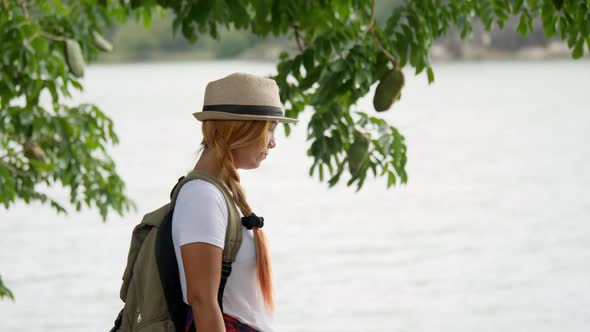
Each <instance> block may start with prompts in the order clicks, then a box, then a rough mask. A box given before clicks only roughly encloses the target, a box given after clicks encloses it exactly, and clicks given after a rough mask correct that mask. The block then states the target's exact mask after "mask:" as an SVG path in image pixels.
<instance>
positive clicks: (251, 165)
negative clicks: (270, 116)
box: [232, 121, 277, 169]
mask: <svg viewBox="0 0 590 332" xmlns="http://www.w3.org/2000/svg"><path fill="white" fill-rule="evenodd" d="M276 126H277V122H274V121H273V122H271V123H270V125H269V127H268V131H267V132H266V135H265V142H266V144H264V146H263V147H261V146H260V145H258V144H252V145H249V146H245V147H242V148H238V149H235V150H233V151H232V153H233V157H234V166H235V167H236V168H240V169H255V168H258V167H259V166H260V163H261V162H262V160H264V159H266V156H267V155H268V152H269V150H270V149H272V148H274V147H275V146H276V143H275V134H274V131H275V128H276Z"/></svg>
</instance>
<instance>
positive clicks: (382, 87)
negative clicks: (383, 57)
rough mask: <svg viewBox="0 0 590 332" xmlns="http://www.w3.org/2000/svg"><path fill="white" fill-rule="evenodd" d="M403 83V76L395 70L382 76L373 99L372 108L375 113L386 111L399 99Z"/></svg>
mask: <svg viewBox="0 0 590 332" xmlns="http://www.w3.org/2000/svg"><path fill="white" fill-rule="evenodd" d="M404 82H405V80H404V74H403V73H402V71H401V70H399V69H397V68H393V69H391V70H390V71H388V72H386V73H385V75H383V78H381V81H380V82H379V84H378V85H377V89H376V90H375V97H374V98H373V106H374V107H375V110H376V111H377V112H383V111H387V110H388V109H389V108H390V107H391V105H393V103H394V102H395V101H396V100H398V99H399V98H400V97H401V92H402V88H403V86H404Z"/></svg>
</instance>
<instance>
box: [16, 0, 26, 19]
mask: <svg viewBox="0 0 590 332" xmlns="http://www.w3.org/2000/svg"><path fill="white" fill-rule="evenodd" d="M18 3H19V5H20V6H21V7H22V9H23V13H24V14H25V17H26V18H29V10H28V9H27V4H26V3H25V2H24V1H23V0H18Z"/></svg>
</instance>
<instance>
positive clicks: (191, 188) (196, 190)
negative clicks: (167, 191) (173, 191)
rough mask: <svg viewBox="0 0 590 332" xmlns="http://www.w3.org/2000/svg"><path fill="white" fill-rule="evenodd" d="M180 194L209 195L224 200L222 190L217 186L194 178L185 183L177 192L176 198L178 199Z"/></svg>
mask: <svg viewBox="0 0 590 332" xmlns="http://www.w3.org/2000/svg"><path fill="white" fill-rule="evenodd" d="M181 196H193V197H194V196H199V197H209V198H215V199H221V200H222V201H225V199H224V197H223V192H222V191H221V190H219V188H217V186H215V185H214V184H213V183H211V182H208V181H205V180H201V179H194V180H190V181H188V182H187V183H185V184H184V185H183V186H182V188H180V191H179V192H178V199H180V197H181Z"/></svg>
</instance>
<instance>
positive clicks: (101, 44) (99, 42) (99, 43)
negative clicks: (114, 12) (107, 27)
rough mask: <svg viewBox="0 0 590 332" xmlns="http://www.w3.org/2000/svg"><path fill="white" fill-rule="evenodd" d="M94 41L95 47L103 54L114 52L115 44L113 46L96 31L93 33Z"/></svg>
mask: <svg viewBox="0 0 590 332" xmlns="http://www.w3.org/2000/svg"><path fill="white" fill-rule="evenodd" d="M92 39H93V41H94V46H96V48H98V49H99V50H101V51H103V52H112V51H113V44H111V43H110V42H109V41H108V40H106V38H104V37H103V36H102V35H101V34H100V33H98V32H96V31H92Z"/></svg>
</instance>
